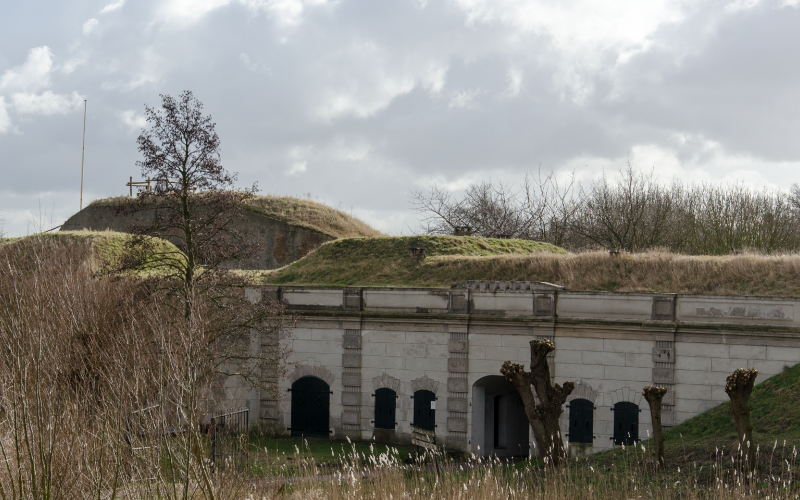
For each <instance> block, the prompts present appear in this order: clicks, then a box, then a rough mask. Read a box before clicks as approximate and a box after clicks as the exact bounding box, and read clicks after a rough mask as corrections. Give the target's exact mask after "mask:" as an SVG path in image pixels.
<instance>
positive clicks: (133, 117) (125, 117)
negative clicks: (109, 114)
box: [120, 109, 147, 131]
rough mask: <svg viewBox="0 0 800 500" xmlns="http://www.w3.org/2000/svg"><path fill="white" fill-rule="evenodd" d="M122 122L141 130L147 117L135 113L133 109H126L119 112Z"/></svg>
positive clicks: (145, 123)
mask: <svg viewBox="0 0 800 500" xmlns="http://www.w3.org/2000/svg"><path fill="white" fill-rule="evenodd" d="M120 118H122V122H123V123H124V124H125V125H127V126H128V127H130V128H131V129H133V130H137V131H138V130H141V129H143V128H144V127H145V126H146V125H147V119H146V118H145V117H144V115H137V114H136V112H135V111H133V110H130V109H129V110H127V111H123V112H122V113H120Z"/></svg>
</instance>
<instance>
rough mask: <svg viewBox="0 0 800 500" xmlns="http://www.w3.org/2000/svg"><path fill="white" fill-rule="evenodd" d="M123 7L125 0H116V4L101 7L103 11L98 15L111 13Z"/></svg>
mask: <svg viewBox="0 0 800 500" xmlns="http://www.w3.org/2000/svg"><path fill="white" fill-rule="evenodd" d="M123 5H125V0H117V1H116V2H114V3H110V4H108V5H106V6H105V7H103V10H101V11H100V13H101V14H105V13H107V12H113V11H115V10H117V9H121V8H122V6H123Z"/></svg>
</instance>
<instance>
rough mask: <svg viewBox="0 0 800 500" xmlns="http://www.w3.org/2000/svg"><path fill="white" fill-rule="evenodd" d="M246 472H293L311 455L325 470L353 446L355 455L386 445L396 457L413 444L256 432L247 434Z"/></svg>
mask: <svg viewBox="0 0 800 500" xmlns="http://www.w3.org/2000/svg"><path fill="white" fill-rule="evenodd" d="M249 444H250V450H251V453H250V466H251V470H250V473H251V474H252V475H253V476H271V475H293V472H295V471H296V470H297V469H298V468H300V464H301V461H302V460H304V459H305V460H308V459H313V460H314V462H315V463H316V465H317V466H318V467H320V468H321V469H323V471H322V472H323V473H324V469H329V470H337V469H339V468H341V464H342V462H343V461H349V459H350V458H351V457H352V454H353V451H354V450H355V451H356V452H357V453H358V454H359V455H362V454H363V455H364V456H369V455H371V454H373V453H374V454H375V455H378V454H380V453H384V452H386V447H387V446H389V448H391V449H393V450H397V452H398V454H399V457H400V459H401V460H402V459H405V458H407V457H408V456H409V454H412V455H413V454H414V452H415V451H416V447H415V446H405V445H396V444H391V445H386V444H378V443H372V442H367V441H359V442H354V443H348V442H347V441H328V440H324V439H303V438H286V437H273V436H265V435H258V434H251V435H250V443H249Z"/></svg>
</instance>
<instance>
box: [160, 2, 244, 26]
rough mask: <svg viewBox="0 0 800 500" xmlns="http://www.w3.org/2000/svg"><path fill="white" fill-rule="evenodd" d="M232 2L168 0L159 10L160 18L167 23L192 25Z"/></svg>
mask: <svg viewBox="0 0 800 500" xmlns="http://www.w3.org/2000/svg"><path fill="white" fill-rule="evenodd" d="M231 1H232V0H170V1H168V2H164V3H163V4H162V8H161V15H162V17H164V18H166V19H165V20H167V21H179V22H183V23H187V24H188V23H193V22H196V21H199V20H200V19H201V18H203V17H204V16H205V15H206V14H208V13H209V12H211V11H213V10H216V9H219V8H220V7H224V6H226V5H228V4H230V3H231Z"/></svg>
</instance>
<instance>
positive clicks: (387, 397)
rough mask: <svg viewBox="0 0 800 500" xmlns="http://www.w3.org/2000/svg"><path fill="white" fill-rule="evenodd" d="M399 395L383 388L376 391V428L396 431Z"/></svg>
mask: <svg viewBox="0 0 800 500" xmlns="http://www.w3.org/2000/svg"><path fill="white" fill-rule="evenodd" d="M396 408H397V393H396V392H394V391H393V390H391V389H387V388H385V387H384V388H381V389H378V390H377V391H375V428H376V429H394V424H395V414H394V412H395V410H396Z"/></svg>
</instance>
